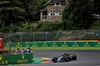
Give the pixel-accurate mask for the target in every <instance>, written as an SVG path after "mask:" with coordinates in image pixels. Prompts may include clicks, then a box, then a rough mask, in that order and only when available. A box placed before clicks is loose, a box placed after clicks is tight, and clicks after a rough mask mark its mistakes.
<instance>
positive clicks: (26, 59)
mask: <svg viewBox="0 0 100 66" xmlns="http://www.w3.org/2000/svg"><path fill="white" fill-rule="evenodd" d="M31 62H33V53H26V54H9V55H0V65H4V64H22V63H31Z"/></svg>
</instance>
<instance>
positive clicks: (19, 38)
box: [5, 29, 100, 42]
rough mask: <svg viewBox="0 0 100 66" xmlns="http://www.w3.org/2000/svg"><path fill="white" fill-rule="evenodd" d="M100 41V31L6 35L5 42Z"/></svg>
mask: <svg viewBox="0 0 100 66" xmlns="http://www.w3.org/2000/svg"><path fill="white" fill-rule="evenodd" d="M69 40H100V29H94V30H69V31H45V32H16V33H6V34H5V42H9V41H12V42H29V41H69Z"/></svg>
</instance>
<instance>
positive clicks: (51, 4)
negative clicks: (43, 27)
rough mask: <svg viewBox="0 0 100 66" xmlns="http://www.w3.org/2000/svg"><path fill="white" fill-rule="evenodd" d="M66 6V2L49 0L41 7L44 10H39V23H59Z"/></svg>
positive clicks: (64, 0) (63, 0)
mask: <svg viewBox="0 0 100 66" xmlns="http://www.w3.org/2000/svg"><path fill="white" fill-rule="evenodd" d="M66 4H67V1H66V0H49V1H48V2H47V3H46V4H44V5H43V6H44V7H45V8H44V9H42V10H40V12H41V13H40V21H54V22H55V21H60V20H61V14H62V11H63V9H64V8H65V5H66Z"/></svg>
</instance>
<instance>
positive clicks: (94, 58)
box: [10, 50, 100, 66]
mask: <svg viewBox="0 0 100 66" xmlns="http://www.w3.org/2000/svg"><path fill="white" fill-rule="evenodd" d="M33 52H34V56H35V57H45V58H51V59H52V58H53V57H54V56H57V57H59V56H61V55H62V54H64V53H65V52H66V53H71V54H72V53H75V54H76V55H77V57H78V58H77V60H75V61H70V62H58V63H53V62H49V63H42V64H26V65H10V66H100V50H34V51H33Z"/></svg>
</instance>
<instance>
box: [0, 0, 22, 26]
mask: <svg viewBox="0 0 100 66" xmlns="http://www.w3.org/2000/svg"><path fill="white" fill-rule="evenodd" d="M21 5H22V3H21V2H19V1H18V0H7V1H6V0H0V20H1V21H2V24H3V25H2V26H3V27H4V25H6V26H8V25H10V23H15V22H17V21H20V20H22V19H24V17H23V16H22V15H23V14H24V10H23V9H22V8H21Z"/></svg>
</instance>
